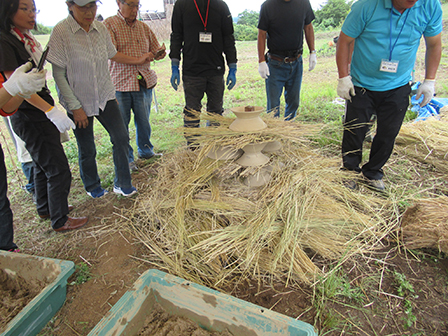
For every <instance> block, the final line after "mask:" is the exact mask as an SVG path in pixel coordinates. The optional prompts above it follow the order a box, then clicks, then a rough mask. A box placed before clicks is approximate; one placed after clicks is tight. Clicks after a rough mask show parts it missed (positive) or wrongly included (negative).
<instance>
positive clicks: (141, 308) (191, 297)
mask: <svg viewBox="0 0 448 336" xmlns="http://www.w3.org/2000/svg"><path fill="white" fill-rule="evenodd" d="M156 302H158V303H159V304H160V305H161V306H162V307H163V308H164V309H165V311H167V312H168V313H169V314H170V315H177V316H180V317H184V318H188V319H190V320H192V321H194V322H196V323H197V324H198V325H199V326H201V327H202V328H204V329H206V330H209V331H218V332H220V331H224V330H225V329H227V330H228V331H230V332H231V333H232V335H234V336H238V335H241V336H255V335H259V336H261V335H294V336H314V335H316V336H317V333H316V332H315V330H314V328H313V326H311V325H310V324H308V323H305V322H302V321H299V320H295V319H293V318H291V317H288V316H285V315H282V314H279V313H276V312H274V311H271V310H269V309H265V308H262V307H260V306H257V305H254V304H252V303H249V302H246V301H243V300H240V299H237V298H235V297H233V296H230V295H226V294H223V293H220V292H218V291H215V290H212V289H210V288H207V287H204V286H201V285H198V284H195V283H192V282H189V281H186V280H184V279H181V278H179V277H176V276H173V275H170V274H167V273H164V272H161V271H158V270H149V271H146V272H145V273H143V274H142V276H140V278H139V279H138V280H137V281H136V282H135V283H134V286H133V288H132V289H131V290H129V291H127V292H126V293H125V294H124V295H123V296H122V297H121V299H120V300H119V301H118V302H117V303H116V304H115V305H114V306H113V307H112V309H111V310H110V311H109V312H108V313H107V314H106V316H105V317H104V318H103V319H102V320H101V321H100V322H99V323H98V324H97V325H96V326H95V328H94V329H92V331H91V332H90V333H89V335H88V336H100V335H101V336H106V335H108V336H109V335H114V336H119V335H121V336H124V335H136V334H138V332H139V331H140V330H141V328H142V327H144V326H145V324H144V323H145V318H146V316H147V315H148V314H149V313H150V312H151V310H152V308H153V306H154V304H155V303H156Z"/></svg>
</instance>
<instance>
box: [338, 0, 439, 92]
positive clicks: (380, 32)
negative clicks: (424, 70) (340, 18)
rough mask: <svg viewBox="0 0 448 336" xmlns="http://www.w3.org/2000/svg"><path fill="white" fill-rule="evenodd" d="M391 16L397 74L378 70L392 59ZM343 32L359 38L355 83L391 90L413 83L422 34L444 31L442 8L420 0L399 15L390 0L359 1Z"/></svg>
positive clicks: (352, 72)
mask: <svg viewBox="0 0 448 336" xmlns="http://www.w3.org/2000/svg"><path fill="white" fill-rule="evenodd" d="M391 9H392V14H391ZM391 15H392V45H394V43H395V41H396V44H395V46H394V48H393V51H392V60H394V61H399V64H398V70H397V72H396V73H388V72H383V71H380V70H379V69H380V65H381V60H382V59H389V54H390V50H391V48H390V45H391V43H390V37H391V35H390V32H391V29H390V24H391ZM403 25H404V26H403ZM402 28H403V29H402ZM400 31H401V33H400ZM342 32H343V33H344V34H346V35H348V36H350V37H352V38H355V39H356V40H355V48H354V50H353V57H352V63H351V68H350V75H351V76H352V81H353V84H354V85H355V86H360V87H364V88H366V89H368V90H371V91H387V90H392V89H395V88H398V87H400V86H403V85H405V84H407V83H409V81H410V80H411V73H412V69H413V67H414V63H415V59H416V55H417V49H418V47H419V44H420V39H421V37H422V35H424V36H429V37H430V36H436V35H438V34H440V33H441V32H442V8H441V6H440V3H439V0H418V1H417V2H416V3H415V5H414V6H413V7H412V8H410V9H406V10H405V11H404V12H403V14H400V12H398V11H397V10H396V9H395V8H393V7H392V1H391V0H359V1H357V2H355V3H354V4H353V6H352V8H351V11H350V13H349V14H348V16H347V18H346V19H345V21H344V24H343V25H342ZM397 38H398V39H397Z"/></svg>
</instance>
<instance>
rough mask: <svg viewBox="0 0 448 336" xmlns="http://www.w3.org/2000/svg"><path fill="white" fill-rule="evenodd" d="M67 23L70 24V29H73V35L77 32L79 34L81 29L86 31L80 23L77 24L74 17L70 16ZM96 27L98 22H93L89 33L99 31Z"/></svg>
mask: <svg viewBox="0 0 448 336" xmlns="http://www.w3.org/2000/svg"><path fill="white" fill-rule="evenodd" d="M67 23H68V26H69V27H70V29H71V31H72V33H73V34H74V33H76V32H77V31H78V30H80V29H81V30H84V29H83V28H82V27H81V26H80V25H79V23H78V22H76V20H75V18H74V17H73V16H72V15H69V16H68V17H67ZM96 25H97V23H96V20H93V22H92V24H91V25H90V28H89V32H91V31H92V29H95V30H98V28H97V26H96Z"/></svg>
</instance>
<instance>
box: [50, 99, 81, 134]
mask: <svg viewBox="0 0 448 336" xmlns="http://www.w3.org/2000/svg"><path fill="white" fill-rule="evenodd" d="M45 115H46V116H47V118H48V119H50V120H51V122H52V123H53V124H55V125H56V127H57V128H58V130H59V132H61V133H64V132H65V131H68V130H69V129H70V128H71V129H74V128H75V124H74V123H73V121H72V120H71V119H70V118H69V117H68V116H67V113H65V112H62V111H61V110H59V109H58V108H57V107H56V106H53V108H52V109H50V110H49V111H48V112H46V113H45Z"/></svg>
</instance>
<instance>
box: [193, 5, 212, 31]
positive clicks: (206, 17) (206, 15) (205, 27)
mask: <svg viewBox="0 0 448 336" xmlns="http://www.w3.org/2000/svg"><path fill="white" fill-rule="evenodd" d="M194 4H195V5H196V9H197V10H198V13H199V17H200V18H201V21H202V24H203V25H204V30H205V31H207V20H208V10H209V9H210V0H208V4H207V13H206V14H205V21H204V18H203V17H202V14H201V11H200V10H199V7H198V3H197V2H196V0H194Z"/></svg>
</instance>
